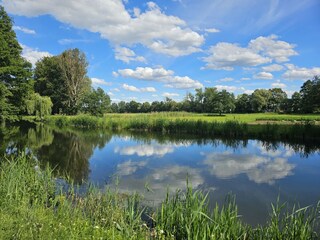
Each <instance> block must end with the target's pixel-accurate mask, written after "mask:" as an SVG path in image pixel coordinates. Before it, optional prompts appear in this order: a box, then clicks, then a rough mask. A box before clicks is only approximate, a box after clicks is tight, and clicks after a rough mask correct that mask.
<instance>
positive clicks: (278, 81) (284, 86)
mask: <svg viewBox="0 0 320 240" xmlns="http://www.w3.org/2000/svg"><path fill="white" fill-rule="evenodd" d="M271 87H272V88H286V87H287V85H286V84H284V83H282V82H280V80H277V81H276V82H274V83H272V84H271Z"/></svg>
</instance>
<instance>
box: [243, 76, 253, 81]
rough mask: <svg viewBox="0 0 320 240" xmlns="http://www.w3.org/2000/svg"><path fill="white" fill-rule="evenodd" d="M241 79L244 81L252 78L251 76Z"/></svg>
mask: <svg viewBox="0 0 320 240" xmlns="http://www.w3.org/2000/svg"><path fill="white" fill-rule="evenodd" d="M241 80H243V81H247V80H251V78H248V77H243V78H241Z"/></svg>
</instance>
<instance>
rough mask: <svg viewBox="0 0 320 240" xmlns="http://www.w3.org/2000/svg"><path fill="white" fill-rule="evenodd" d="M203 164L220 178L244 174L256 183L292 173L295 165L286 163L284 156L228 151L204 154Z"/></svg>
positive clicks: (271, 180) (269, 181) (267, 181)
mask: <svg viewBox="0 0 320 240" xmlns="http://www.w3.org/2000/svg"><path fill="white" fill-rule="evenodd" d="M277 155H278V154H277ZM204 164H206V165H207V166H208V167H209V171H210V173H211V174H212V175H215V176H216V177H218V178H221V179H229V178H234V177H236V176H237V175H240V174H246V175H247V176H248V178H249V179H250V180H252V181H254V182H256V183H268V184H272V183H274V181H275V180H278V179H282V178H284V177H286V176H289V175H292V174H293V172H292V170H293V169H294V168H295V165H294V164H290V163H288V161H287V159H285V158H275V159H272V158H270V157H265V156H256V155H250V154H245V155H237V154H233V153H230V152H224V153H209V154H206V157H205V160H204Z"/></svg>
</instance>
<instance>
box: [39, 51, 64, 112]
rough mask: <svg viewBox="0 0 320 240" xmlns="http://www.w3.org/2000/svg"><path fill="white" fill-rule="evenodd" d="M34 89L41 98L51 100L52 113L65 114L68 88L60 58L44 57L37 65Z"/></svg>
mask: <svg viewBox="0 0 320 240" xmlns="http://www.w3.org/2000/svg"><path fill="white" fill-rule="evenodd" d="M34 79H35V83H34V89H35V91H36V92H37V93H39V94H40V95H41V96H48V97H50V98H51V100H52V103H53V106H52V113H53V114H56V113H63V110H65V109H67V99H68V98H67V88H66V84H65V80H64V78H63V76H62V70H61V68H60V64H59V57H58V56H52V57H44V58H42V59H41V60H40V61H38V62H37V63H36V68H35V71H34Z"/></svg>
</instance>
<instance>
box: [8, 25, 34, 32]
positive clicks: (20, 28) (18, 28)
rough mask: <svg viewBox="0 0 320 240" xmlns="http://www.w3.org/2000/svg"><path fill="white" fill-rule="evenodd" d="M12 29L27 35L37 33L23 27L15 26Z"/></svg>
mask: <svg viewBox="0 0 320 240" xmlns="http://www.w3.org/2000/svg"><path fill="white" fill-rule="evenodd" d="M12 28H13V30H15V31H21V32H23V33H26V34H36V31H35V30H33V29H30V28H26V27H21V26H13V27H12Z"/></svg>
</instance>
